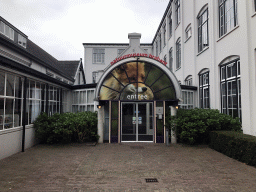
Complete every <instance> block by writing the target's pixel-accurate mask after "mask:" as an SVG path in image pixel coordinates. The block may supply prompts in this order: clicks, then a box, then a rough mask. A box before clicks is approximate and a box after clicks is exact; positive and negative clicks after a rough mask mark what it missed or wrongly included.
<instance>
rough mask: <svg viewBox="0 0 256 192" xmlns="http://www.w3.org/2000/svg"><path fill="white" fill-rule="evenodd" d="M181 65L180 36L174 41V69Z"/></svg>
mask: <svg viewBox="0 0 256 192" xmlns="http://www.w3.org/2000/svg"><path fill="white" fill-rule="evenodd" d="M180 67H181V44H180V38H179V39H178V40H177V42H176V70H178V69H179V68H180Z"/></svg>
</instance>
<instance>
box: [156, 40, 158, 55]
mask: <svg viewBox="0 0 256 192" xmlns="http://www.w3.org/2000/svg"><path fill="white" fill-rule="evenodd" d="M156 56H158V42H156Z"/></svg>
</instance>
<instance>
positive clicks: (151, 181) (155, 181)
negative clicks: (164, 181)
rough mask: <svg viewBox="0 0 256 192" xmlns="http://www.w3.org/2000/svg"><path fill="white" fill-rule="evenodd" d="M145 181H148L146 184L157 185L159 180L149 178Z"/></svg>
mask: <svg viewBox="0 0 256 192" xmlns="http://www.w3.org/2000/svg"><path fill="white" fill-rule="evenodd" d="M145 180H146V183H157V182H158V180H157V178H148V179H145Z"/></svg>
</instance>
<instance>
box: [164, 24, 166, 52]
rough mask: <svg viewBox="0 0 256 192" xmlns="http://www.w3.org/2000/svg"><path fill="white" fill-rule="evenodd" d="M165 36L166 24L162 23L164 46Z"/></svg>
mask: <svg viewBox="0 0 256 192" xmlns="http://www.w3.org/2000/svg"><path fill="white" fill-rule="evenodd" d="M165 36H166V24H164V26H163V39H164V47H165V45H166V38H165Z"/></svg>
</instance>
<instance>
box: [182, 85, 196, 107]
mask: <svg viewBox="0 0 256 192" xmlns="http://www.w3.org/2000/svg"><path fill="white" fill-rule="evenodd" d="M182 100H183V101H182V102H180V103H179V105H180V108H181V109H193V108H194V91H191V90H182Z"/></svg>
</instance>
